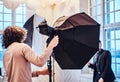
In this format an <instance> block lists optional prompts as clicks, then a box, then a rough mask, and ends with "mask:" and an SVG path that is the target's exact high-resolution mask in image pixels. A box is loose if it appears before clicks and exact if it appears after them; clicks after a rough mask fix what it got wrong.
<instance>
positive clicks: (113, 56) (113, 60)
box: [111, 51, 116, 63]
mask: <svg viewBox="0 0 120 82" xmlns="http://www.w3.org/2000/svg"><path fill="white" fill-rule="evenodd" d="M111 55H112V62H113V63H115V56H116V55H115V51H111Z"/></svg>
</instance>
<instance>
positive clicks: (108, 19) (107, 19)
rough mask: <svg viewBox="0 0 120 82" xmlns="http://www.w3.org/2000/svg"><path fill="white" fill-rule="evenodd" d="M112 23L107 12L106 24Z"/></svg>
mask: <svg viewBox="0 0 120 82" xmlns="http://www.w3.org/2000/svg"><path fill="white" fill-rule="evenodd" d="M109 23H110V14H106V15H105V24H109Z"/></svg>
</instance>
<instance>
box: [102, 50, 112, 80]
mask: <svg viewBox="0 0 120 82" xmlns="http://www.w3.org/2000/svg"><path fill="white" fill-rule="evenodd" d="M104 54H105V68H104V70H103V73H102V75H101V77H102V78H103V79H104V78H105V76H107V71H108V70H109V68H111V53H110V52H109V51H105V52H104Z"/></svg>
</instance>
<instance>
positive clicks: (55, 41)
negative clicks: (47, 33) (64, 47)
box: [48, 36, 59, 49]
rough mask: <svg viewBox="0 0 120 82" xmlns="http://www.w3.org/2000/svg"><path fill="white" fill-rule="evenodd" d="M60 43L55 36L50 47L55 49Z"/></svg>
mask: <svg viewBox="0 0 120 82" xmlns="http://www.w3.org/2000/svg"><path fill="white" fill-rule="evenodd" d="M58 43H59V38H58V36H54V38H53V39H52V40H51V41H50V44H49V45H48V47H49V48H52V49H53V48H54V47H56V46H57V45H58Z"/></svg>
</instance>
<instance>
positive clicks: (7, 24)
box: [4, 22, 12, 28]
mask: <svg viewBox="0 0 120 82" xmlns="http://www.w3.org/2000/svg"><path fill="white" fill-rule="evenodd" d="M11 25H12V24H11V22H4V28H6V27H8V26H11Z"/></svg>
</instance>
